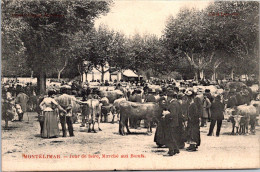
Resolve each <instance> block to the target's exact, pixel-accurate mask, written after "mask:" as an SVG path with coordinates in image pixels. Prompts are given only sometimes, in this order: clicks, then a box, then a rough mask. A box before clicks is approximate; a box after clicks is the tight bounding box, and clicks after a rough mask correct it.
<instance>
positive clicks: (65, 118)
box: [55, 89, 74, 137]
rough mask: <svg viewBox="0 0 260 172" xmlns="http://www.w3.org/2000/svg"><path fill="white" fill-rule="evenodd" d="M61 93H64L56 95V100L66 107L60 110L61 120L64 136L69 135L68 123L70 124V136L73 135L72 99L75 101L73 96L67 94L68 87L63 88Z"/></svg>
mask: <svg viewBox="0 0 260 172" xmlns="http://www.w3.org/2000/svg"><path fill="white" fill-rule="evenodd" d="M61 94H62V95H60V96H58V97H56V98H55V100H56V101H57V102H58V103H59V104H60V106H61V107H62V108H63V109H65V111H62V112H60V122H61V127H62V132H63V137H67V131H66V124H67V125H68V130H69V134H70V137H73V136H74V133H73V122H72V101H74V99H73V97H72V96H70V95H68V94H67V89H64V90H62V92H61Z"/></svg>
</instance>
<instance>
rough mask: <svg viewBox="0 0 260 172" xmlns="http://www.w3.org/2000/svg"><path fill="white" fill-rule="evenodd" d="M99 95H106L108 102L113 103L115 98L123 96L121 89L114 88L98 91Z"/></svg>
mask: <svg viewBox="0 0 260 172" xmlns="http://www.w3.org/2000/svg"><path fill="white" fill-rule="evenodd" d="M99 94H100V97H102V98H103V97H107V98H108V100H109V103H114V101H115V100H116V99H119V98H121V97H123V96H124V94H123V93H122V91H120V90H114V91H100V93H99Z"/></svg>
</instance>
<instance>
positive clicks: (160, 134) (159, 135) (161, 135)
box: [154, 121, 165, 146]
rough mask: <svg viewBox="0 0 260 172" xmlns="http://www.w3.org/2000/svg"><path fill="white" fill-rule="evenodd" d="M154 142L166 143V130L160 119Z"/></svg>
mask: <svg viewBox="0 0 260 172" xmlns="http://www.w3.org/2000/svg"><path fill="white" fill-rule="evenodd" d="M154 142H155V143H156V144H157V145H158V146H163V145H165V131H164V124H163V121H160V122H158V124H157V127H156V131H155V135H154Z"/></svg>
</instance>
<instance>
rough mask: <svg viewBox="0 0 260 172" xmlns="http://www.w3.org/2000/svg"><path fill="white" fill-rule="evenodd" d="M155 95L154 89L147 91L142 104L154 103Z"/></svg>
mask: <svg viewBox="0 0 260 172" xmlns="http://www.w3.org/2000/svg"><path fill="white" fill-rule="evenodd" d="M155 94H156V92H155V89H149V90H148V95H147V96H146V97H145V100H144V102H156V99H155Z"/></svg>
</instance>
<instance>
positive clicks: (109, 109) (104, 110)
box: [101, 105, 115, 123]
mask: <svg viewBox="0 0 260 172" xmlns="http://www.w3.org/2000/svg"><path fill="white" fill-rule="evenodd" d="M114 112H115V110H114V106H113V105H106V106H103V105H102V107H101V121H102V122H108V119H107V117H108V115H109V114H114ZM103 117H104V120H103ZM113 117H114V116H113ZM112 123H113V121H112Z"/></svg>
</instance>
